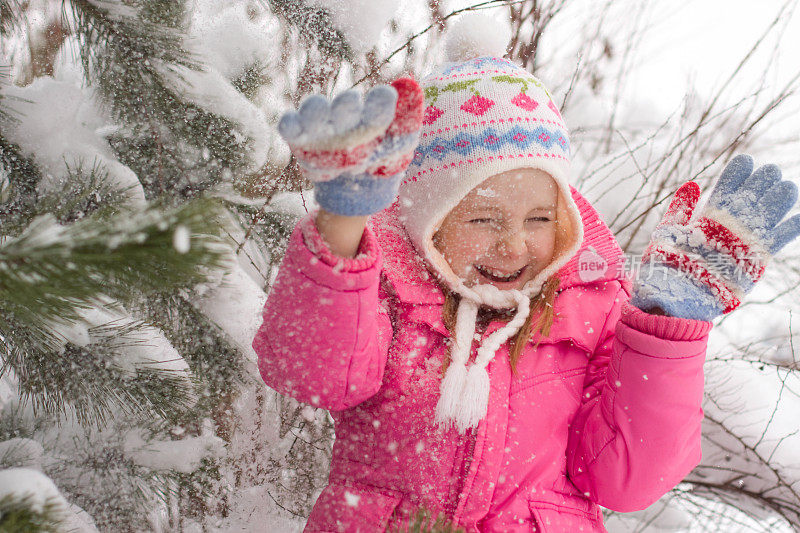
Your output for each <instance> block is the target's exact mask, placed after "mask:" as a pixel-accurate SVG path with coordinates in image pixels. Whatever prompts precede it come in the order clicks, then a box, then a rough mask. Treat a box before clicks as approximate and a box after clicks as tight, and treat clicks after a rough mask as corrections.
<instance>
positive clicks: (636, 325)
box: [567, 289, 711, 512]
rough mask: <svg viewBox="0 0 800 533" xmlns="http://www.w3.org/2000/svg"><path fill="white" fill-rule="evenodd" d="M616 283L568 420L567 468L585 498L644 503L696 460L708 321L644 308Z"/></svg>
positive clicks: (614, 504) (630, 505)
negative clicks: (617, 288) (633, 302)
mask: <svg viewBox="0 0 800 533" xmlns="http://www.w3.org/2000/svg"><path fill="white" fill-rule="evenodd" d="M628 300H629V297H628V295H627V294H626V292H625V291H624V290H622V289H620V291H619V292H618V294H617V297H616V301H615V302H614V305H613V306H612V308H611V312H610V313H609V315H608V318H607V321H606V324H605V327H604V329H603V332H602V334H601V336H600V341H599V343H598V345H597V348H596V349H595V352H594V354H593V355H592V357H591V359H590V361H589V365H588V368H587V374H586V378H585V381H584V389H583V398H582V402H581V406H580V407H579V410H578V412H577V414H576V416H575V418H574V419H573V422H572V425H571V427H570V435H569V442H568V448H567V468H568V471H569V476H570V479H571V480H572V482H573V483H574V484H575V486H576V487H577V488H578V489H579V490H580V491H581V492H583V493H584V495H586V496H587V497H588V498H590V499H591V500H593V501H595V502H597V503H598V504H600V505H602V506H603V507H606V508H608V509H611V510H614V511H621V512H629V511H635V510H639V509H644V508H645V507H647V506H648V505H650V504H652V503H653V502H655V501H656V500H657V499H658V498H660V497H661V496H663V495H664V494H665V493H666V492H668V491H669V490H670V489H672V488H673V487H674V486H675V485H677V484H678V483H679V482H680V481H681V480H682V479H683V478H684V477H685V476H686V475H687V474H688V473H689V472H690V471H691V470H692V469H693V468H694V467H695V466H696V465H697V464H698V463H699V462H700V443H701V438H700V425H701V422H702V419H703V411H702V408H701V402H702V399H703V363H704V362H705V353H706V344H707V340H708V332H709V330H710V329H711V323H710V322H705V321H699V320H688V319H683V318H676V317H667V316H655V315H650V314H648V313H645V312H643V311H641V310H639V309H637V308H636V307H634V306H633V305H631V304H630V303H629V302H628Z"/></svg>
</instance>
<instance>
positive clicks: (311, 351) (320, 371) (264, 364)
mask: <svg viewBox="0 0 800 533" xmlns="http://www.w3.org/2000/svg"><path fill="white" fill-rule="evenodd" d="M381 264H382V257H381V250H380V246H379V245H378V242H377V240H376V238H375V235H374V233H373V232H372V230H371V229H370V228H369V227H367V228H366V229H365V230H364V235H363V237H362V239H361V243H360V245H359V254H358V255H357V256H356V257H355V258H353V259H349V258H348V259H345V258H341V257H338V256H335V255H333V254H332V253H331V252H330V250H329V249H328V247H327V245H326V244H325V242H324V241H323V239H322V237H321V236H320V234H319V233H318V231H317V229H316V225H315V224H314V218H313V214H310V215H307V216H306V217H304V218H303V219H302V220H301V221H300V222H299V223H298V224H297V226H296V227H295V229H294V231H293V233H292V235H291V237H290V239H289V245H288V248H287V250H286V254H285V255H284V258H283V262H282V263H281V266H280V268H279V270H278V275H277V277H276V279H275V282H274V283H273V285H272V288H271V290H270V292H269V295H268V297H267V302H266V304H265V306H264V311H263V322H262V324H261V327H260V328H259V329H258V332H257V333H256V336H255V339H254V340H253V348H254V349H255V352H256V354H257V355H258V368H259V370H260V372H261V376H262V378H263V379H264V382H265V383H266V384H267V385H269V386H270V387H272V388H273V389H275V390H276V391H278V392H280V393H282V394H286V395H288V396H292V397H294V398H296V399H297V400H299V401H301V402H305V403H309V404H311V405H314V406H316V407H322V408H324V409H328V410H332V411H339V410H343V409H348V408H350V407H353V406H355V405H357V404H359V403H361V402H362V401H364V400H366V399H367V398H369V397H370V396H372V395H373V394H375V393H376V392H377V391H378V389H379V388H380V386H381V382H382V378H383V371H384V367H385V365H386V357H387V352H388V348H389V343H390V341H391V338H392V326H391V321H390V319H389V316H388V314H387V313H386V311H385V310H384V309H383V307H381V305H380V303H379V299H378V282H379V274H380V270H381Z"/></svg>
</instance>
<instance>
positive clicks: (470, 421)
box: [456, 365, 491, 433]
mask: <svg viewBox="0 0 800 533" xmlns="http://www.w3.org/2000/svg"><path fill="white" fill-rule="evenodd" d="M490 390H491V383H490V382H489V373H488V372H487V371H486V367H484V366H480V365H472V367H471V368H470V369H469V372H467V382H466V385H465V387H464V391H463V393H462V395H461V402H459V406H458V411H457V413H456V426H457V427H458V430H459V431H460V432H461V433H464V432H465V431H466V430H467V429H468V428H472V427H476V426H477V425H478V423H479V422H480V421H481V420H483V419H484V417H485V416H486V411H487V410H488V408H489V391H490Z"/></svg>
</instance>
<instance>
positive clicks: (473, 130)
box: [399, 17, 583, 432]
mask: <svg viewBox="0 0 800 533" xmlns="http://www.w3.org/2000/svg"><path fill="white" fill-rule="evenodd" d="M481 19H482V20H481V21H480V22H477V23H476V19H475V18H472V19H466V20H465V21H464V23H462V24H459V25H457V26H455V27H454V28H453V29H452V30H451V31H450V32H449V34H448V48H449V51H448V53H449V57H448V59H449V60H450V62H449V63H447V64H445V65H444V66H443V67H442V68H441V69H439V70H438V71H435V72H433V73H432V74H429V75H428V76H426V77H424V78H423V79H422V80H421V83H420V84H421V86H422V88H423V90H424V91H425V103H426V106H427V107H426V109H425V117H424V119H423V126H422V130H421V132H420V141H419V146H418V147H417V150H416V153H415V156H414V159H413V161H412V162H411V165H410V166H409V167H408V170H407V172H406V176H405V178H404V179H403V181H402V183H401V184H400V190H399V209H400V220H401V221H402V223H403V225H404V226H405V228H406V231H407V233H408V235H409V237H410V239H411V241H412V243H413V244H414V246H415V248H416V249H417V251H418V252H419V253H420V255H421V256H422V257H424V258H425V260H426V261H427V262H428V264H429V266H430V267H431V269H432V270H433V271H434V272H435V273H436V274H437V275H438V277H439V278H440V280H441V281H442V282H444V283H445V284H446V285H447V286H448V287H449V288H450V289H451V290H452V291H454V292H456V293H457V294H459V295H460V296H461V301H460V303H459V307H458V311H457V314H456V327H455V332H454V339H453V340H454V343H453V347H452V350H451V363H450V365H449V366H448V369H447V372H446V374H445V377H444V379H443V380H442V384H441V396H440V399H439V403H438V405H437V409H436V417H437V421H438V422H439V423H440V424H443V425H447V424H450V423H454V424H455V426H456V427H457V428H458V429H459V431H461V432H464V431H466V429H468V428H470V427H474V426H476V425H477V424H478V422H479V421H480V420H482V419H483V417H484V416H485V415H486V410H487V407H488V398H489V389H490V386H489V375H488V372H487V371H486V366H487V365H488V364H489V362H490V361H491V360H492V358H493V357H494V354H495V352H496V351H497V349H498V348H499V347H500V346H501V345H502V344H503V343H504V342H505V341H506V340H508V339H509V338H510V337H511V336H512V335H514V334H516V332H517V331H518V330H519V329H520V328H521V327H522V325H523V324H524V323H525V320H526V318H527V317H528V314H529V306H530V298H531V297H532V296H535V295H537V294H538V293H539V292H540V291H541V287H542V285H543V283H544V282H545V281H546V280H547V279H548V278H550V277H551V276H552V275H553V274H554V273H556V272H557V271H558V269H559V268H561V267H562V266H564V265H565V264H566V263H567V262H568V261H569V259H570V258H571V257H572V256H573V255H574V254H575V253H576V252H577V250H578V248H579V247H580V244H581V241H582V240H583V225H582V223H581V218H580V214H579V212H578V208H577V206H576V205H575V202H574V201H573V200H572V195H571V194H570V190H569V176H570V157H569V137H568V134H567V128H566V126H565V125H564V120H563V119H562V117H561V114H560V113H559V111H558V108H557V107H556V105H555V104H554V103H553V100H552V98H551V97H550V94H549V93H548V91H547V89H546V88H545V87H544V85H543V84H542V83H541V82H540V81H539V80H538V79H536V78H535V77H534V76H533V75H532V74H530V73H529V72H527V71H526V70H525V69H523V68H521V67H519V66H517V65H515V64H514V63H512V62H511V61H508V60H506V59H502V58H501V57H498V56H500V55H502V54H503V53H504V52H503V51H502V50H501V51H499V52H498V51H497V50H495V53H488V54H487V53H486V50H485V47H486V46H485V40H483V41H482V40H481V35H482V33H483V32H486V33H489V32H492V29H491V27H489V28H487V27H486V18H485V17H481ZM490 25H491V23H490ZM502 46H503V47H504V46H505V43H503V44H502ZM465 56H466V57H465ZM465 58H467V60H463V59H465ZM523 168H533V169H539V170H542V171H544V172H547V173H548V174H549V175H550V176H551V177H552V178H553V180H554V181H555V182H556V184H557V185H558V187H559V193H560V194H559V196H560V198H559V213H558V223H559V225H560V226H561V227H562V228H569V239H568V242H566V243H562V244H563V245H562V246H561V247H560V249H559V250H557V255H556V257H555V258H554V259H553V261H552V262H551V263H550V264H549V265H548V266H547V267H546V268H545V269H544V270H543V271H541V272H540V273H539V274H537V275H536V277H535V278H534V279H533V280H531V281H529V282H528V283H526V285H525V286H524V287H523V288H522V289H521V290H501V289H499V288H497V287H495V286H494V285H490V284H478V285H473V286H470V287H467V286H466V285H465V284H464V282H463V280H461V279H460V278H459V277H458V276H457V275H456V274H455V273H454V272H453V271H452V269H451V268H450V266H449V264H448V263H447V261H446V260H445V258H444V257H443V256H442V254H441V253H440V252H439V251H438V250H437V249H436V247H435V246H434V244H433V235H434V233H436V231H437V230H438V228H439V226H440V225H441V223H442V221H443V220H444V218H445V217H446V216H447V214H448V213H449V212H450V210H451V209H453V208H454V207H455V206H456V205H458V203H459V202H460V201H461V200H462V199H463V198H464V197H465V196H466V195H467V194H468V193H469V192H470V191H471V190H472V189H473V188H474V187H476V186H478V185H480V184H481V183H482V182H483V181H485V180H486V179H488V178H490V177H492V176H494V175H496V174H500V173H502V172H506V171H509V170H516V169H523ZM481 305H485V306H489V307H492V308H495V309H512V308H515V309H516V312H515V315H514V317H513V318H512V319H511V320H510V321H509V322H508V324H506V325H505V326H504V327H503V328H500V329H498V330H497V331H495V332H494V333H492V334H491V335H490V336H489V337H487V338H486V339H485V340H484V342H483V343H482V344H481V346H480V347H479V348H478V353H477V358H476V360H475V362H474V363H473V364H472V366H471V367H470V368H469V369H467V362H468V360H469V356H470V353H471V350H472V341H473V337H474V334H475V327H476V319H477V313H478V309H479V307H480V306H481Z"/></svg>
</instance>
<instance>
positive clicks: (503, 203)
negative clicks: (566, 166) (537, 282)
mask: <svg viewBox="0 0 800 533" xmlns="http://www.w3.org/2000/svg"><path fill="white" fill-rule="evenodd" d="M557 205H558V186H557V185H556V183H555V181H554V180H553V178H552V177H550V175H549V174H547V173H546V172H543V171H541V170H537V169H522V170H512V171H508V172H503V173H502V174H496V175H494V176H492V177H490V178H489V179H487V180H486V181H484V182H483V183H481V184H480V185H479V186H477V187H475V188H474V189H473V190H472V191H470V192H469V194H467V195H466V196H465V197H464V198H463V199H462V200H461V202H460V203H459V204H458V205H457V206H456V207H454V208H453V209H452V210H451V211H450V212H449V213H448V214H447V216H446V217H445V219H444V221H443V222H442V224H441V225H440V226H439V229H438V230H437V232H436V233H435V234H434V236H433V244H434V246H435V247H436V249H437V250H438V251H439V252H440V253H441V254H442V255H443V256H444V258H445V260H446V261H447V263H448V264H449V265H450V268H451V269H452V270H453V272H454V273H455V274H456V275H457V276H459V277H460V278H461V279H463V280H464V281H465V283H466V285H468V286H470V285H474V284H477V283H483V284H491V285H495V286H496V287H498V288H501V289H520V288H522V287H523V286H524V285H525V283H527V282H528V281H530V280H531V279H533V277H534V276H536V274H538V273H539V272H541V271H542V269H544V267H545V266H547V265H548V264H549V263H550V262H551V261H552V259H553V255H554V251H555V246H556V208H557Z"/></svg>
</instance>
